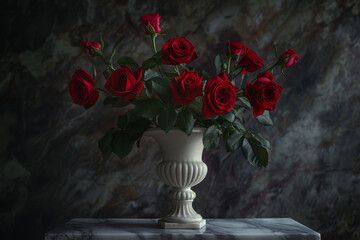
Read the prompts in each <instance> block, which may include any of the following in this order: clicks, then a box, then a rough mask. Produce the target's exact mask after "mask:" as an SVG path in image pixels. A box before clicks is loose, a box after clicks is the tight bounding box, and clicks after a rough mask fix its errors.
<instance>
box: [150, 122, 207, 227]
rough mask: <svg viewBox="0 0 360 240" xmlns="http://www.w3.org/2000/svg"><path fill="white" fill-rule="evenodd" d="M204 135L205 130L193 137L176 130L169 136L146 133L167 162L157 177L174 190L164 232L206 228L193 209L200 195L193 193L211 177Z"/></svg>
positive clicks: (163, 221)
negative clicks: (199, 184) (204, 154)
mask: <svg viewBox="0 0 360 240" xmlns="http://www.w3.org/2000/svg"><path fill="white" fill-rule="evenodd" d="M203 133H204V130H203V129H202V128H194V129H193V131H192V133H191V135H190V136H187V135H186V133H185V132H183V131H181V130H179V129H176V128H175V129H172V130H170V131H169V132H168V133H165V131H164V130H162V129H150V130H148V131H146V132H145V133H144V136H148V137H152V138H154V139H155V140H156V141H157V142H158V143H159V146H160V150H161V153H162V156H163V161H162V162H161V163H160V164H159V165H158V166H157V174H158V175H159V177H160V178H161V180H162V181H163V182H165V183H166V184H168V185H170V186H172V187H174V189H173V191H172V192H171V193H170V194H169V198H170V200H171V206H172V207H171V210H170V212H169V213H168V214H167V215H166V216H165V217H163V218H162V219H161V220H159V222H158V223H159V225H160V226H161V227H163V228H180V229H190V228H194V229H197V228H202V227H204V226H205V224H206V221H205V219H203V218H202V217H201V215H200V214H198V213H197V212H196V211H195V210H194V208H193V206H192V203H193V200H194V199H195V197H196V194H195V192H194V191H193V190H191V187H193V186H195V185H197V184H198V183H200V182H201V181H202V180H203V179H204V178H205V176H206V173H207V166H206V164H205V163H204V162H203V161H202V152H203V149H204V145H203V142H202V137H203Z"/></svg>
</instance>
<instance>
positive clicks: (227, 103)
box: [203, 72, 238, 117]
mask: <svg viewBox="0 0 360 240" xmlns="http://www.w3.org/2000/svg"><path fill="white" fill-rule="evenodd" d="M237 90H238V87H236V86H234V85H233V84H232V83H231V82H230V80H229V79H228V77H227V76H226V74H225V73H224V72H222V73H220V74H219V75H217V76H216V77H213V78H211V79H209V80H208V81H207V83H206V86H205V94H204V97H203V116H204V117H210V116H214V115H219V114H223V113H225V112H228V111H230V110H231V109H232V108H233V107H234V105H235V102H236V92H237Z"/></svg>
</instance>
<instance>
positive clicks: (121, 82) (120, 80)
mask: <svg viewBox="0 0 360 240" xmlns="http://www.w3.org/2000/svg"><path fill="white" fill-rule="evenodd" d="M142 74H143V68H142V67H141V68H140V69H139V70H137V71H136V72H133V71H132V70H131V69H130V68H129V67H128V66H123V67H121V68H119V69H116V70H115V71H114V72H113V73H112V74H111V76H110V77H109V79H108V80H107V82H106V84H105V88H106V89H107V90H109V92H111V93H112V94H114V95H115V96H117V97H119V99H121V100H131V99H134V98H136V97H138V96H139V94H140V92H141V90H142V88H143V87H144V82H143V81H141V77H142Z"/></svg>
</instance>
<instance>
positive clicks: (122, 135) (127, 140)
mask: <svg viewBox="0 0 360 240" xmlns="http://www.w3.org/2000/svg"><path fill="white" fill-rule="evenodd" d="M134 142H135V141H134V140H133V139H131V137H130V136H129V135H128V134H127V133H126V131H116V132H115V133H114V136H113V139H112V141H111V147H112V150H113V152H114V153H115V154H116V155H118V157H120V158H123V157H125V156H126V155H128V154H129V153H130V152H131V149H132V147H133V145H134Z"/></svg>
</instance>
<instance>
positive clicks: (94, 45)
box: [85, 41, 101, 56]
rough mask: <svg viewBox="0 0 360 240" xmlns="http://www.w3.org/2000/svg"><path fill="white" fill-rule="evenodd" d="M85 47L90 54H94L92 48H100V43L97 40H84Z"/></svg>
mask: <svg viewBox="0 0 360 240" xmlns="http://www.w3.org/2000/svg"><path fill="white" fill-rule="evenodd" d="M85 47H86V48H87V49H88V50H89V53H90V55H91V56H95V52H94V49H100V48H101V45H100V43H98V42H89V41H85Z"/></svg>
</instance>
